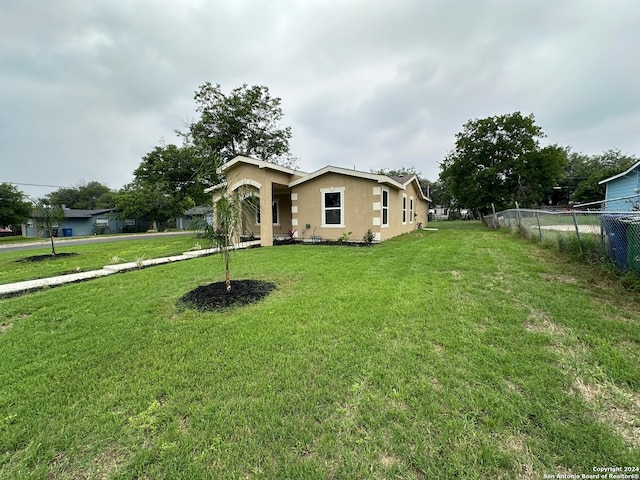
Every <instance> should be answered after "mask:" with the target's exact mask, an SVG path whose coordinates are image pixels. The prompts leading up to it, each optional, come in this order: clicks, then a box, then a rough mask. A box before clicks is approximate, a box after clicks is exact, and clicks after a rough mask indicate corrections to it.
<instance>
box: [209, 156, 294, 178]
mask: <svg viewBox="0 0 640 480" xmlns="http://www.w3.org/2000/svg"><path fill="white" fill-rule="evenodd" d="M238 163H248V164H249V165H255V166H256V167H258V168H268V169H269V170H275V171H276V172H282V173H286V174H288V175H306V173H305V172H302V171H300V170H293V169H291V168H287V167H283V166H281V165H277V164H275V163H271V162H265V161H264V160H257V159H255V158H249V157H245V156H242V155H238V156H237V157H235V158H232V159H231V160H229V161H228V162H227V163H225V164H223V165H221V166H220V167H218V170H217V172H218V173H219V174H221V173H224V172H226V171H227V170H229V169H230V168H231V167H233V166H234V165H236V164H238Z"/></svg>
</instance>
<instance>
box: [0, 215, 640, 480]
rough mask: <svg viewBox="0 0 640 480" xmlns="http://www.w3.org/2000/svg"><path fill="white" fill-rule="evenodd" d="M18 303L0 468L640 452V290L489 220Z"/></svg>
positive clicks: (238, 259) (405, 462) (0, 389)
mask: <svg viewBox="0 0 640 480" xmlns="http://www.w3.org/2000/svg"><path fill="white" fill-rule="evenodd" d="M435 226H437V227H438V228H439V230H438V231H437V232H414V233H413V234H411V235H405V236H402V237H399V238H396V239H392V240H389V241H386V242H384V243H383V244H381V245H377V246H374V247H372V248H344V247H327V246H304V245H292V246H282V247H274V248H260V249H251V250H246V251H242V252H237V253H236V254H235V255H234V256H233V257H232V264H231V269H232V272H231V273H232V277H234V278H237V279H240V278H252V279H259V280H268V281H271V282H274V283H276V285H277V290H276V291H275V292H274V293H272V294H271V295H270V296H269V297H267V298H266V299H265V300H264V301H262V302H261V303H259V304H255V305H253V306H250V307H247V308H243V309H238V310H231V311H228V312H225V313H224V314H216V313H211V314H201V313H196V312H194V311H192V310H180V309H179V308H177V307H176V300H177V299H178V298H179V297H180V296H182V295H183V294H184V293H186V292H187V291H189V290H190V289H192V288H194V287H196V286H198V285H201V284H206V283H209V282H213V281H220V280H222V278H224V266H223V263H222V259H221V258H220V257H219V256H215V257H208V258H202V259H194V260H189V261H186V262H180V263H175V264H170V265H166V266H159V267H154V268H151V269H145V270H139V271H133V272H129V273H126V274H123V275H116V276H112V277H106V278H102V279H97V280H93V281H90V282H85V283H80V284H70V285H66V286H62V287H58V288H55V289H50V290H47V291H41V292H37V293H34V294H30V295H27V296H23V297H17V298H11V299H5V300H0V351H1V352H2V355H1V356H0V477H1V478H69V479H75V478H119V479H120V478H122V479H129V478H131V479H133V478H234V479H236V478H305V479H306V478H318V479H326V478H542V476H543V475H544V474H550V475H551V474H555V475H557V474H569V473H572V474H581V473H593V472H592V468H593V467H605V466H630V467H633V466H638V459H639V458H640V444H639V440H638V439H639V438H640V435H639V434H638V433H639V428H640V422H639V420H638V418H640V371H639V369H638V363H639V361H640V353H639V352H640V348H638V346H639V344H640V328H639V326H638V322H639V320H640V307H638V305H640V302H639V300H640V298H639V295H638V294H636V293H634V292H629V291H626V290H624V289H623V288H622V287H620V285H619V284H617V283H615V282H614V281H611V280H610V279H607V278H603V277H601V276H599V273H598V271H596V270H594V269H593V268H591V267H589V266H587V265H579V264H573V263H568V262H567V261H565V260H563V258H562V257H561V256H560V254H555V253H554V252H549V251H547V250H544V249H543V248H541V247H539V246H537V245H533V244H530V243H527V242H524V241H522V240H520V239H518V238H515V237H514V236H512V235H509V234H507V233H506V232H504V231H494V230H488V229H485V228H483V227H482V226H480V225H479V224H477V223H472V222H466V223H458V222H452V223H448V222H447V223H445V222H440V223H437V224H436V225H435Z"/></svg>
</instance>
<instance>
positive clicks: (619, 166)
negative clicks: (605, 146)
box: [560, 150, 638, 203]
mask: <svg viewBox="0 0 640 480" xmlns="http://www.w3.org/2000/svg"><path fill="white" fill-rule="evenodd" d="M570 159H571V162H570V163H571V165H572V167H573V171H571V172H570V173H569V174H570V175H573V177H569V176H567V177H565V179H563V180H565V181H564V182H563V181H561V182H560V186H564V185H565V184H571V183H570V181H569V179H571V180H574V181H573V183H574V184H575V188H574V189H573V192H572V194H571V200H572V201H573V202H575V203H589V202H598V201H600V200H603V199H604V196H605V193H606V186H605V185H599V183H598V182H600V181H601V180H604V179H606V178H609V177H613V176H614V175H616V174H618V173H621V172H624V171H625V170H626V169H628V168H629V167H631V166H632V165H634V164H635V163H637V162H638V158H636V157H634V156H628V155H624V154H622V152H620V150H607V151H605V152H603V153H602V154H600V155H594V156H590V157H589V156H585V155H579V154H576V155H571V156H570ZM576 171H577V172H579V176H576V173H575V172H576ZM576 179H579V181H576Z"/></svg>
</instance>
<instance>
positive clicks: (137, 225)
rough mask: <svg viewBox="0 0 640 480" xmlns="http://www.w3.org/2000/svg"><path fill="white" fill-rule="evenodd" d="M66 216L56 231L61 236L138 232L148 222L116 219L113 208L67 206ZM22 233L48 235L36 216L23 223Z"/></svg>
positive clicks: (26, 235)
mask: <svg viewBox="0 0 640 480" xmlns="http://www.w3.org/2000/svg"><path fill="white" fill-rule="evenodd" d="M64 216H65V218H64V221H62V222H61V223H60V224H59V225H58V226H57V227H56V232H54V233H55V234H56V235H57V236H59V237H63V236H64V237H77V236H87V235H100V234H104V233H120V232H123V231H128V232H136V231H144V230H146V229H147V225H146V222H141V221H140V220H139V219H133V218H132V219H124V220H118V219H116V218H115V216H114V215H113V208H107V209H101V210H79V209H71V208H65V209H64ZM143 223H144V224H143ZM22 235H23V236H24V237H30V238H37V237H43V236H45V237H46V236H47V234H46V233H45V232H43V231H42V227H41V225H40V224H39V222H38V218H37V217H35V216H34V218H31V219H30V220H29V221H28V222H27V223H26V224H23V225H22Z"/></svg>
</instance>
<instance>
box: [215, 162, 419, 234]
mask: <svg viewBox="0 0 640 480" xmlns="http://www.w3.org/2000/svg"><path fill="white" fill-rule="evenodd" d="M219 173H220V174H223V175H224V176H225V178H226V182H225V183H224V184H222V185H219V186H217V187H214V188H212V189H210V191H211V192H212V194H213V202H214V205H215V203H216V201H217V199H218V198H220V194H221V192H222V191H223V190H224V191H226V192H227V193H230V192H234V191H242V192H243V193H242V195H243V196H244V197H245V198H246V201H247V202H248V203H253V205H254V207H255V208H253V209H251V208H249V209H243V211H244V212H245V213H244V214H243V222H242V234H243V235H254V236H255V237H259V238H260V243H261V245H262V246H269V245H273V239H274V237H275V238H286V237H287V236H288V235H289V233H290V232H291V233H292V234H293V236H294V237H296V238H299V239H304V240H310V239H312V238H315V239H318V238H320V239H324V240H336V239H338V238H340V237H341V236H342V235H343V234H345V233H349V232H351V235H350V238H351V239H352V240H361V239H362V237H363V236H364V235H365V234H366V232H367V230H371V231H372V232H373V234H374V238H375V240H376V241H382V240H386V239H388V238H391V237H395V236H396V235H400V234H402V233H405V232H409V231H411V230H415V229H416V228H420V227H421V226H426V224H427V212H428V206H429V205H428V202H430V200H429V199H428V198H427V197H426V196H425V195H424V193H423V192H422V190H421V188H420V184H419V182H418V179H417V178H416V176H415V175H411V176H405V177H391V176H386V175H376V174H373V173H366V172H359V171H357V170H349V169H346V168H339V167H331V166H328V167H324V168H322V169H320V170H317V171H315V172H312V173H305V172H301V171H299V170H292V169H289V168H285V167H281V166H279V165H275V164H273V163H269V162H264V161H261V160H256V159H253V158H248V157H242V156H238V157H236V158H234V159H233V160H231V161H229V162H227V163H225V164H224V165H223V166H222V167H220V169H219ZM258 206H259V208H258ZM247 212H253V213H247ZM264 212H270V215H266V214H265V213H264ZM268 217H270V218H268Z"/></svg>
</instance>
